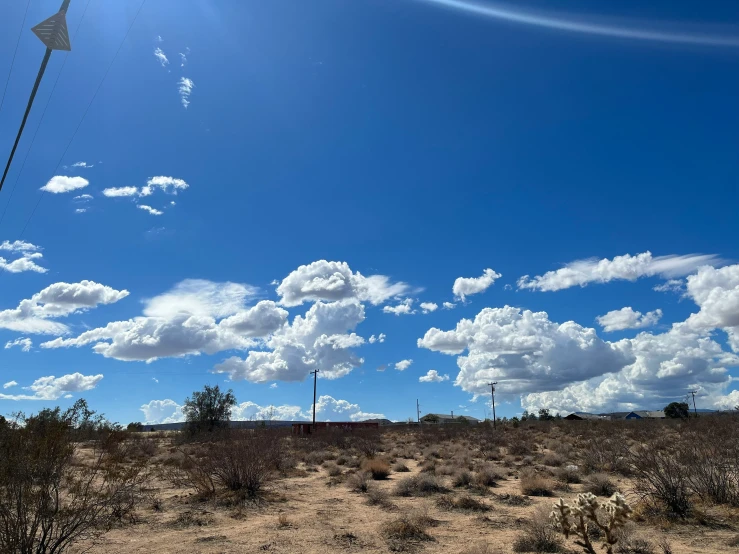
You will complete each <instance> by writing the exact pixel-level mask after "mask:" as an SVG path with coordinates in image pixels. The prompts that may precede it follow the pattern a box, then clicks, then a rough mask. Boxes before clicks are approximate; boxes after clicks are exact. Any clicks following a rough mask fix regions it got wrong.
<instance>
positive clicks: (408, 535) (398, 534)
mask: <svg viewBox="0 0 739 554" xmlns="http://www.w3.org/2000/svg"><path fill="white" fill-rule="evenodd" d="M435 523H436V521H435V520H434V519H433V518H431V517H429V516H428V514H426V513H424V512H413V513H410V514H404V515H402V516H400V517H399V518H397V519H393V520H391V521H388V522H387V523H385V524H384V525H383V526H382V534H383V535H384V536H385V539H386V540H387V542H388V546H389V548H390V550H392V551H394V552H405V551H407V550H409V548H410V547H411V546H412V545H414V544H418V543H421V542H424V541H432V540H434V539H433V537H432V536H431V535H429V534H428V533H427V532H426V529H428V528H429V527H431V526H433V525H434V524H435Z"/></svg>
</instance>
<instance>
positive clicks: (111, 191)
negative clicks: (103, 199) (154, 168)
mask: <svg viewBox="0 0 739 554" xmlns="http://www.w3.org/2000/svg"><path fill="white" fill-rule="evenodd" d="M138 192H139V189H137V188H136V187H111V188H107V189H104V190H103V195H105V196H107V197H108V198H117V197H121V196H136V195H137V194H138Z"/></svg>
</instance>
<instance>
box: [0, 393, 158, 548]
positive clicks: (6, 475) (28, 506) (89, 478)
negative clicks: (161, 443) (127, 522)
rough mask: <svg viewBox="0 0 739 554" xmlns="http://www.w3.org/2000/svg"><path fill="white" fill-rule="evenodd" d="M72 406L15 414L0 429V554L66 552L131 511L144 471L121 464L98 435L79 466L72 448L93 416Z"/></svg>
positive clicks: (115, 441)
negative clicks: (62, 410)
mask: <svg viewBox="0 0 739 554" xmlns="http://www.w3.org/2000/svg"><path fill="white" fill-rule="evenodd" d="M75 406H76V408H75V407H73V408H71V409H70V410H67V411H66V412H61V411H60V410H59V408H56V409H53V410H52V409H46V410H42V411H41V412H39V413H38V414H36V415H33V416H25V415H24V414H22V413H18V414H14V417H13V421H11V422H8V423H7V424H6V425H4V426H2V428H0V552H8V553H14V554H51V553H62V552H66V551H67V550H68V549H69V548H70V546H72V545H73V544H74V543H76V542H78V541H81V540H85V539H90V538H94V537H96V536H99V535H101V534H102V533H104V532H105V530H106V529H108V528H110V527H111V526H112V525H113V524H115V523H116V522H118V521H120V520H121V519H122V518H123V517H125V516H126V514H130V513H131V512H132V510H133V509H134V507H135V503H136V501H137V498H138V494H139V491H140V487H141V485H142V483H143V481H144V480H145V478H146V476H145V472H144V469H145V468H144V465H143V463H142V464H138V463H133V464H132V463H130V462H129V461H127V460H126V459H125V455H123V449H122V442H121V441H122V435H121V434H120V433H118V432H116V431H115V430H106V429H101V428H99V427H98V428H94V429H92V431H93V433H94V436H95V440H93V441H91V442H87V443H86V449H88V450H89V449H90V448H92V456H91V457H90V456H89V454H88V455H87V456H86V458H87V459H86V460H85V462H84V463H81V462H80V459H79V458H78V457H77V450H78V446H77V445H78V443H77V442H76V440H77V439H79V438H80V434H79V431H80V426H81V428H82V430H83V431H84V432H85V433H86V432H87V431H89V430H90V429H91V428H90V426H89V425H88V424H90V423H91V421H92V420H91V419H90V417H92V416H94V412H90V410H89V409H88V408H87V405H86V404H84V405H83V404H79V405H77V404H76V405H75ZM82 408H85V409H82ZM86 412H87V414H88V415H89V416H90V417H85V413H86ZM83 438H84V440H87V437H86V436H85V437H83Z"/></svg>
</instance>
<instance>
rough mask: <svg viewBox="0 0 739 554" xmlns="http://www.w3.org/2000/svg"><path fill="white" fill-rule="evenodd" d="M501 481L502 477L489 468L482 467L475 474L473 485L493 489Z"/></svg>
mask: <svg viewBox="0 0 739 554" xmlns="http://www.w3.org/2000/svg"><path fill="white" fill-rule="evenodd" d="M502 480H503V476H502V475H500V474H499V473H498V472H497V471H495V469H493V468H492V467H491V466H483V467H481V468H480V469H478V470H477V473H476V474H475V484H476V485H478V486H480V487H495V486H497V485H498V481H502Z"/></svg>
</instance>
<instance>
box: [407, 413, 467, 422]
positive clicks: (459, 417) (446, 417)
mask: <svg viewBox="0 0 739 554" xmlns="http://www.w3.org/2000/svg"><path fill="white" fill-rule="evenodd" d="M428 416H436V417H438V418H439V419H469V420H470V421H480V420H479V419H477V418H476V417H472V416H468V415H464V414H462V415H456V416H454V415H452V414H426V415H425V416H422V417H421V419H423V418H425V417H428Z"/></svg>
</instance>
